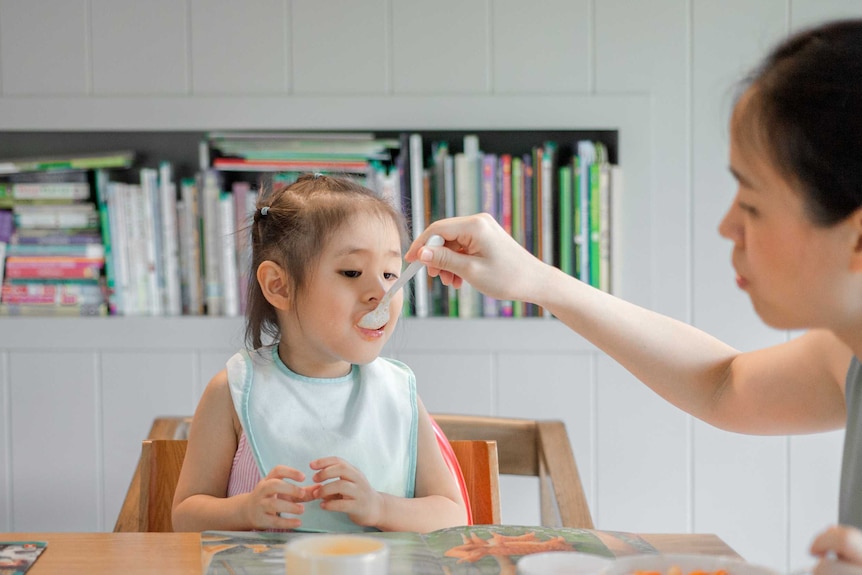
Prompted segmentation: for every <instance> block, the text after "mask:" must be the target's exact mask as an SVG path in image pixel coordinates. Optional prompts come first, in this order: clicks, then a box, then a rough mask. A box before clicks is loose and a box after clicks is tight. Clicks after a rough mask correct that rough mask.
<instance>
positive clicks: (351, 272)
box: [341, 270, 362, 278]
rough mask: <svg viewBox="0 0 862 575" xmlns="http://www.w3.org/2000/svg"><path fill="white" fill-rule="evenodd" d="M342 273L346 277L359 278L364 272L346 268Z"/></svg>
mask: <svg viewBox="0 0 862 575" xmlns="http://www.w3.org/2000/svg"><path fill="white" fill-rule="evenodd" d="M341 273H342V274H343V275H344V277H348V278H358V277H359V276H361V275H362V272H360V271H356V270H344V271H343V272H341Z"/></svg>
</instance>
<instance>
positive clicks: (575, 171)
mask: <svg viewBox="0 0 862 575" xmlns="http://www.w3.org/2000/svg"><path fill="white" fill-rule="evenodd" d="M572 203H573V204H574V206H573V208H572V238H573V240H572V243H573V247H574V248H575V254H574V257H573V258H572V260H573V264H572V271H573V274H572V275H574V276H575V277H576V278H579V277H581V265H582V264H583V258H582V257H581V250H580V245H581V237H582V236H581V166H580V160H579V159H578V157H577V156H573V157H572Z"/></svg>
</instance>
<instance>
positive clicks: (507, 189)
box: [499, 154, 512, 317]
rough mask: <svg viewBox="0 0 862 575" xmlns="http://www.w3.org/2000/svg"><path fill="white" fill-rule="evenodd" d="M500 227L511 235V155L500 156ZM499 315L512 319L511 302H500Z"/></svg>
mask: <svg viewBox="0 0 862 575" xmlns="http://www.w3.org/2000/svg"><path fill="white" fill-rule="evenodd" d="M499 170H500V225H501V226H502V227H503V229H504V230H506V233H508V234H509V235H510V236H511V235H512V155H511V154H503V155H501V156H500V166H499ZM500 315H501V316H502V317H512V301H511V300H502V301H501V302H500Z"/></svg>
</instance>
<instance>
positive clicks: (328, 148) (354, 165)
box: [207, 132, 399, 189]
mask: <svg viewBox="0 0 862 575" xmlns="http://www.w3.org/2000/svg"><path fill="white" fill-rule="evenodd" d="M207 145H208V148H209V152H210V155H211V157H212V164H211V165H212V167H213V168H214V169H215V170H218V171H223V172H277V173H279V175H280V178H281V179H282V180H283V181H287V182H290V181H292V180H295V179H296V178H297V177H298V176H299V174H302V173H306V172H319V173H323V174H337V175H349V176H352V177H354V178H356V179H359V180H361V181H362V183H363V184H364V185H367V186H369V187H371V188H372V189H376V188H375V186H376V183H377V180H378V178H379V172H381V171H384V172H385V168H384V166H385V165H386V164H389V163H391V161H392V150H393V149H397V148H398V147H399V142H398V140H397V139H381V138H375V137H374V134H372V133H369V132H361V133H359V132H339V133H335V132H329V133H327V132H316V133H304V132H212V133H210V134H208V135H207Z"/></svg>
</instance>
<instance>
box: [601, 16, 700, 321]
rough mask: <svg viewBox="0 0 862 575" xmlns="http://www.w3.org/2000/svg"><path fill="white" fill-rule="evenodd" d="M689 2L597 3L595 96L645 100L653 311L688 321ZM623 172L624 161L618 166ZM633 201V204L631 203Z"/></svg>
mask: <svg viewBox="0 0 862 575" xmlns="http://www.w3.org/2000/svg"><path fill="white" fill-rule="evenodd" d="M689 5H690V2H688V1H687V0H651V1H650V2H629V1H627V0H603V1H602V2H596V3H595V9H596V16H595V21H596V26H595V28H596V29H595V44H596V46H595V68H596V72H595V75H596V79H595V84H596V92H597V93H599V94H602V93H618V92H647V93H649V94H651V95H652V98H651V100H650V111H651V115H652V119H653V122H654V125H655V126H656V128H655V129H653V130H651V132H650V134H649V138H650V143H649V147H650V149H651V150H653V154H654V155H653V170H652V172H651V181H650V188H651V189H652V190H653V196H652V198H651V201H650V203H649V206H648V210H649V213H650V220H651V221H652V222H655V223H658V222H660V224H658V225H655V224H654V225H652V226H651V228H650V230H649V233H650V234H651V236H652V242H653V245H654V246H661V247H660V248H659V249H653V250H650V252H649V254H648V257H649V265H650V267H651V269H652V270H654V273H653V275H652V282H651V290H650V292H649V293H648V294H646V295H647V296H648V299H646V301H647V302H648V305H649V307H650V308H652V309H654V310H656V311H659V312H661V313H664V314H668V315H671V316H673V317H676V318H678V319H682V320H688V319H690V311H691V310H690V303H691V242H690V237H691V181H690V172H689V170H688V169H687V166H688V163H689V157H688V156H689V153H690V150H691V135H690V133H689V119H690V118H689V116H690V98H689V92H688V89H689V85H690V70H689V67H690V50H689V47H690V45H691V40H690V37H689V26H688V24H689V17H690V9H689ZM620 163H621V165H625V164H626V158H625V157H623V158H621V159H620ZM626 201H628V200H626Z"/></svg>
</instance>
